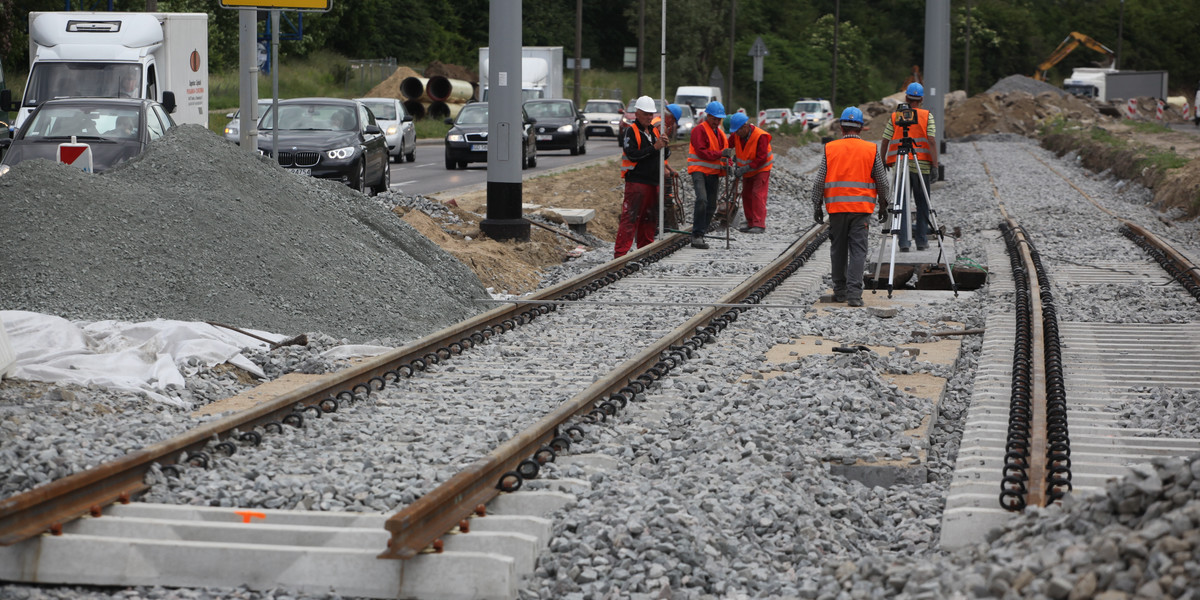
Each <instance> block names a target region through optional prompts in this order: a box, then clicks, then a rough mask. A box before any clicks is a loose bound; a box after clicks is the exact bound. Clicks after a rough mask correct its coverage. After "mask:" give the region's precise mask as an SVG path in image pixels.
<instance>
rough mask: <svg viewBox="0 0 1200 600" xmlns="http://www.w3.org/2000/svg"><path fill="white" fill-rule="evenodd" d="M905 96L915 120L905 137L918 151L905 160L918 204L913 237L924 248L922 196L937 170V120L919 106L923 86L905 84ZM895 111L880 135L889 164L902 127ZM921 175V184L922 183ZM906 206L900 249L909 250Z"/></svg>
mask: <svg viewBox="0 0 1200 600" xmlns="http://www.w3.org/2000/svg"><path fill="white" fill-rule="evenodd" d="M904 98H905V99H906V100H908V105H909V107H910V108H912V109H913V110H915V111H916V112H917V124H916V125H912V126H910V127H909V128H908V137H910V138H912V140H913V150H914V151H915V152H916V154H917V160H915V161H914V160H912V159H911V158H910V159H909V161H908V172H909V177H908V183H909V188H911V189H912V194H911V195H910V197H911V198H912V199H913V201H914V202H915V203H916V207H917V219H916V222H914V223H913V225H912V239H913V240H915V241H916V242H917V250H924V249H926V248H928V247H929V239H928V232H927V228H928V223H929V198H927V197H926V196H925V190H927V189H929V187H930V186H932V185H933V182H934V181H935V180H936V179H937V176H936V175H937V170H938V151H937V124H936V123H934V120H933V115H932V114H930V112H929V111H927V110H925V109H923V108H921V101H922V100H924V99H925V87H924V86H922V85H921V84H919V83H916V82H913V83H910V84H908V88H907V89H905V90H904ZM896 115H897V113H894V112H893V113H892V117H891V118H890V119H888V122H887V124H886V125H884V126H883V139H882V140H880V142H879V143H880V145H881V146H883V148H884V149H885V150H881V151H886V152H887V157H886V158H885V159H884V163H885V164H887V166H889V167H895V166H896V159H897V155H898V154H899V151H900V140H901V139H902V138H903V137H904V128H903V127H897V126H896ZM922 179H923V180H924V185H922V181H921V180H922ZM897 193H899V190H897ZM909 208H911V207H905V209H904V212H903V213H901V215H900V251H901V252H908V251H909V246H910V243H909V237H908V211H909Z"/></svg>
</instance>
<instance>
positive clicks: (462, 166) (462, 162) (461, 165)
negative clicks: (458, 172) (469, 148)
mask: <svg viewBox="0 0 1200 600" xmlns="http://www.w3.org/2000/svg"><path fill="white" fill-rule="evenodd" d="M458 168H460V169H465V168H467V161H465V160H460V161H458Z"/></svg>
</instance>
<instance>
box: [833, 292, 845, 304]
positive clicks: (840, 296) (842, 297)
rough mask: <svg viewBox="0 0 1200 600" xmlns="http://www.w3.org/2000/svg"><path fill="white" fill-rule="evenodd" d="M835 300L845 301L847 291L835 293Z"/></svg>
mask: <svg viewBox="0 0 1200 600" xmlns="http://www.w3.org/2000/svg"><path fill="white" fill-rule="evenodd" d="M833 301H834V302H845V301H846V294H845V293H842V294H837V293H835V294H834V295H833Z"/></svg>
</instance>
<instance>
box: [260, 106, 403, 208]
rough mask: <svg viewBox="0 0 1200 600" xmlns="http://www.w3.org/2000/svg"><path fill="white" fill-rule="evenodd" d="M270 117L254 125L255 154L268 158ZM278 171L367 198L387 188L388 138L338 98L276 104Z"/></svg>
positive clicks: (362, 110)
mask: <svg viewBox="0 0 1200 600" xmlns="http://www.w3.org/2000/svg"><path fill="white" fill-rule="evenodd" d="M274 122H275V115H274V114H273V112H272V110H271V109H267V110H266V111H265V112H264V113H263V116H262V118H261V119H259V121H258V149H259V150H260V151H261V152H262V153H263V154H265V155H267V156H272V155H273V152H271V143H272V141H271V137H272V131H273V128H274ZM278 162H279V166H281V167H283V168H285V169H287V170H289V171H292V172H293V173H298V174H300V175H309V176H312V177H319V178H321V179H333V180H337V181H341V182H342V183H345V184H346V185H349V186H350V187H352V188H354V189H356V190H358V191H360V192H363V193H366V192H367V189H368V187H369V189H370V191H371V192H372V193H375V194H380V193H383V192H386V191H388V188H389V187H391V182H392V175H391V169H390V168H389V165H388V147H387V139H386V138H385V137H384V135H383V130H382V129H380V128H379V124H378V123H376V122H375V116H374V115H372V114H371V111H369V110H367V107H366V106H364V105H363V103H361V102H358V101H357V100H344V99H341V98H290V99H288V100H280V101H279V157H278Z"/></svg>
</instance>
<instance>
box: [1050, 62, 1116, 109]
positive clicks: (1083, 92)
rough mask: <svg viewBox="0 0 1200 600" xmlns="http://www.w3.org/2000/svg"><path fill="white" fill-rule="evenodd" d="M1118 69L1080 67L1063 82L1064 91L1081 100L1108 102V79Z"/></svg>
mask: <svg viewBox="0 0 1200 600" xmlns="http://www.w3.org/2000/svg"><path fill="white" fill-rule="evenodd" d="M1115 72H1116V69H1110V68H1094V67H1079V68H1076V69H1075V70H1073V71H1071V76H1070V77H1068V78H1066V79H1064V80H1063V85H1062V87H1063V90H1064V91H1066V92H1068V93H1071V94H1074V95H1076V96H1079V97H1081V98H1094V99H1096V100H1099V101H1101V102H1105V101H1107V100H1108V95H1107V94H1106V89H1105V88H1106V85H1105V84H1106V78H1107V77H1108V74H1109V73H1115Z"/></svg>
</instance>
